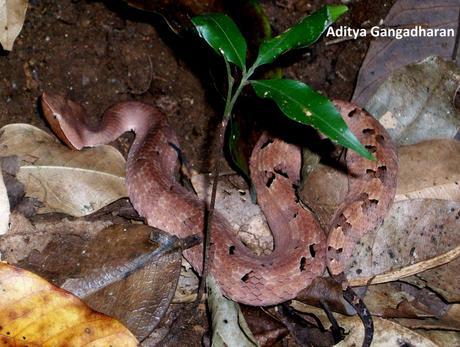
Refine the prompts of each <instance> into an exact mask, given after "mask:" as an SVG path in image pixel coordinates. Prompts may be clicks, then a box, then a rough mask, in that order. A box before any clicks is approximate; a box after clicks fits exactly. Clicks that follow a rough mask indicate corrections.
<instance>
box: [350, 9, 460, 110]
mask: <svg viewBox="0 0 460 347" xmlns="http://www.w3.org/2000/svg"><path fill="white" fill-rule="evenodd" d="M459 5H460V4H459V2H458V1H457V0H423V1H420V0H398V1H396V2H395V3H394V5H393V7H392V8H391V9H390V11H389V12H388V14H387V16H386V18H385V19H384V24H383V25H382V26H386V27H390V28H397V29H398V28H413V27H414V26H416V25H418V26H421V27H423V28H424V29H428V28H438V29H439V28H443V29H454V30H455V32H458V30H459V29H458V11H459V9H460V6H459ZM455 40H456V37H453V36H447V37H440V36H435V37H427V36H423V35H421V36H417V35H415V36H412V37H405V38H404V39H402V40H398V39H396V38H393V37H379V38H376V39H374V40H372V42H371V45H370V47H369V49H368V51H367V54H366V58H365V59H364V62H363V64H362V66H361V70H360V71H359V76H358V81H357V84H356V88H355V92H354V95H353V101H354V102H356V103H358V104H360V105H365V104H366V102H367V101H368V100H369V98H370V97H371V96H372V95H373V94H374V93H375V91H376V89H377V88H378V86H379V85H380V84H381V83H382V81H383V80H384V79H385V78H386V77H387V76H388V75H390V74H391V73H392V72H393V71H396V70H398V69H400V68H402V67H403V66H405V65H407V64H411V63H414V62H417V61H420V60H423V59H425V58H426V57H428V56H431V55H438V56H441V57H444V58H445V59H454V60H456V61H457V64H458V63H459V61H460V60H459V59H458V58H459V55H460V50H457V49H456V44H455ZM455 55H456V56H457V57H454V56H455Z"/></svg>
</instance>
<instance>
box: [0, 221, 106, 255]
mask: <svg viewBox="0 0 460 347" xmlns="http://www.w3.org/2000/svg"><path fill="white" fill-rule="evenodd" d="M10 223H11V225H10V230H9V232H8V233H7V234H5V235H2V236H1V237H0V253H1V256H2V260H6V261H7V262H9V263H12V264H16V263H18V262H19V261H21V260H23V259H25V258H27V257H28V256H29V255H30V254H31V253H32V252H34V251H35V252H41V251H43V250H44V249H45V248H46V247H47V245H48V243H49V242H51V240H53V239H54V238H59V234H60V233H64V232H65V233H68V234H72V235H75V237H76V238H80V239H85V238H92V237H94V236H95V235H96V234H97V233H98V232H100V231H101V230H102V229H104V228H106V227H107V226H109V225H111V224H113V223H112V222H111V221H107V220H97V221H85V220H72V221H70V220H68V219H67V218H64V219H61V220H58V221H56V220H47V219H44V220H41V221H34V223H33V224H32V223H31V222H30V221H29V220H28V219H27V218H25V217H24V216H23V215H22V214H20V213H17V212H13V213H12V214H11V220H10Z"/></svg>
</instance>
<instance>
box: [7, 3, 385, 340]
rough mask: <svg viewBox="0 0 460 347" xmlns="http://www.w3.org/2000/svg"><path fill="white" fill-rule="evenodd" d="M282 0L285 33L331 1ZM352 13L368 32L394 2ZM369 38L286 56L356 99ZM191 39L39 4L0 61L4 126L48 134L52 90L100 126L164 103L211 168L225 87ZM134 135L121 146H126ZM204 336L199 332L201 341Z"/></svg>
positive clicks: (159, 23) (111, 12)
mask: <svg viewBox="0 0 460 347" xmlns="http://www.w3.org/2000/svg"><path fill="white" fill-rule="evenodd" d="M338 2H339V1H338V0H336V1H318V0H311V1H306V0H299V1H293V0H279V1H262V5H263V7H264V9H265V11H266V13H267V14H268V16H269V18H270V21H271V23H272V25H273V31H274V33H279V32H281V31H283V30H284V29H286V28H287V27H289V26H290V25H292V24H294V23H295V22H296V21H297V20H298V19H300V18H301V17H303V16H304V15H305V14H307V13H310V12H312V11H313V10H316V9H318V8H320V7H321V6H322V5H324V4H325V3H338ZM342 2H343V3H349V4H348V5H349V7H350V12H349V13H348V14H347V15H346V16H345V17H344V18H343V19H341V21H340V24H342V23H343V24H346V25H348V26H352V27H355V28H357V27H368V26H371V25H375V24H377V23H378V22H379V21H380V20H381V19H383V18H384V17H385V15H386V13H387V12H388V10H389V9H390V7H391V5H392V3H393V2H394V0H373V1H367V0H362V1H359V0H358V1H342ZM369 40H370V39H360V40H350V41H343V42H340V43H335V44H328V41H330V38H323V39H321V40H320V42H319V43H318V44H315V45H314V46H313V47H312V48H309V49H306V50H302V51H299V52H298V53H296V54H293V55H289V56H287V57H285V58H283V59H282V61H281V63H280V65H281V66H282V67H285V69H284V73H285V75H286V76H288V77H290V78H296V79H300V80H302V81H303V82H305V83H308V84H310V85H311V86H312V87H314V88H315V89H317V90H320V91H322V92H324V93H325V94H326V95H328V96H329V97H331V98H340V99H346V100H347V99H350V98H351V95H352V92H353V88H354V84H355V81H356V77H357V74H358V71H359V68H360V65H361V62H362V60H363V58H364V55H365V53H366V50H367V47H368V45H369ZM197 41H198V39H191V35H190V34H189V35H184V36H176V35H175V34H173V33H171V32H169V31H168V27H167V26H166V25H165V24H164V21H163V20H162V19H161V17H160V16H154V15H150V14H147V13H143V12H140V11H137V10H133V9H130V8H128V7H127V6H126V5H125V4H124V3H122V2H118V1H106V2H104V1H73V0H62V1H50V0H44V1H37V0H31V1H30V6H29V9H28V12H27V17H26V21H25V24H24V28H23V30H22V32H21V34H20V36H19V37H18V39H17V40H16V42H15V45H14V49H13V51H12V52H9V53H7V52H3V53H2V55H1V56H0V75H1V76H2V77H1V80H0V116H1V118H0V126H3V125H5V124H8V123H15V122H23V123H31V124H33V125H36V126H38V127H40V128H42V129H46V130H47V127H46V124H45V122H44V120H43V118H42V117H41V115H40V111H39V107H38V98H39V96H40V94H41V93H42V92H43V91H44V90H49V91H53V92H60V93H66V94H68V95H69V96H71V97H72V98H73V99H75V100H78V101H82V102H83V103H84V105H85V106H86V107H87V109H88V111H89V112H90V114H91V115H93V119H94V121H96V120H97V119H98V116H99V115H100V114H101V112H102V111H103V110H104V109H105V108H107V107H108V106H109V105H111V104H113V103H115V102H117V101H121V100H128V99H136V100H142V101H145V102H149V103H153V104H155V105H157V106H158V107H159V108H160V109H161V110H162V111H163V112H164V113H165V114H166V115H167V117H168V119H169V121H170V123H171V124H172V126H173V127H174V128H175V129H176V131H177V133H178V135H179V139H180V141H181V144H182V149H183V151H184V153H185V156H186V158H187V159H188V161H189V162H190V164H191V166H192V167H193V168H195V169H196V170H198V171H209V170H210V164H212V158H210V156H209V153H210V149H211V148H212V143H213V136H212V134H214V133H215V128H216V126H217V124H218V122H219V119H220V114H221V112H222V109H223V105H222V99H221V98H220V96H219V95H220V94H219V93H221V92H222V91H220V92H219V91H217V90H216V88H220V86H221V85H222V82H221V81H220V75H219V73H218V72H216V71H217V70H216V69H211V70H210V68H209V66H210V65H213V66H214V64H208V63H209V62H210V60H212V59H214V58H215V61H216V63H215V64H217V66H219V64H220V60H219V58H218V57H214V56H213V54H211V52H210V51H207V50H201V49H199V48H200V47H205V46H204V45H199V44H197ZM128 142H129V138H125V139H124V140H122V141H121V142H119V143H118V146H119V147H120V148H122V149H124V150H126V148H127V146H128ZM198 337H199V336H198Z"/></svg>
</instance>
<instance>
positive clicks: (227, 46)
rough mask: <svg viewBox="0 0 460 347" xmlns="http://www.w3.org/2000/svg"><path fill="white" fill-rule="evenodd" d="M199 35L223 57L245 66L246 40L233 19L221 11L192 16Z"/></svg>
mask: <svg viewBox="0 0 460 347" xmlns="http://www.w3.org/2000/svg"><path fill="white" fill-rule="evenodd" d="M192 22H193V24H194V25H195V27H196V29H197V30H198V33H199V34H200V36H201V37H202V38H203V39H205V40H206V42H207V43H208V44H209V45H210V46H211V47H212V48H213V49H214V50H215V51H216V52H217V53H219V54H222V55H223V56H224V58H225V59H226V60H227V61H229V62H231V63H233V64H235V65H237V66H239V67H240V68H241V69H243V70H245V68H246V48H247V44H246V40H245V39H244V37H243V35H242V34H241V32H240V29H238V27H237V26H236V24H235V22H233V20H232V19H231V18H230V17H228V16H226V15H224V14H221V13H211V14H206V15H202V16H196V17H193V18H192Z"/></svg>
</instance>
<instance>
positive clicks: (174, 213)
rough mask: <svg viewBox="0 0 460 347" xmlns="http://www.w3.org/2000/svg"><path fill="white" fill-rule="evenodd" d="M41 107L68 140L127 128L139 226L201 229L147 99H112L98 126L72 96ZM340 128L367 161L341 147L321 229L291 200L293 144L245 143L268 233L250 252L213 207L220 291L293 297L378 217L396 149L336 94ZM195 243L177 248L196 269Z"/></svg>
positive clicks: (98, 137)
mask: <svg viewBox="0 0 460 347" xmlns="http://www.w3.org/2000/svg"><path fill="white" fill-rule="evenodd" d="M42 106H43V110H44V114H45V116H46V118H47V120H48V122H49V123H50V125H51V127H52V129H53V131H54V132H55V133H56V134H57V135H58V137H59V138H60V139H61V140H63V141H64V142H65V143H66V144H67V145H68V146H69V147H71V148H74V149H81V148H83V147H88V146H97V145H100V144H105V143H108V142H110V141H113V140H115V139H116V138H118V137H119V136H120V135H121V134H123V133H124V132H126V131H134V132H135V133H136V137H135V140H134V142H133V144H132V147H131V149H130V151H129V154H128V160H127V171H126V185H127V188H128V194H129V197H130V199H131V201H132V204H133V205H134V208H135V209H136V210H137V211H138V212H139V214H140V215H142V216H144V217H145V218H146V221H147V223H148V224H149V225H151V226H154V227H156V228H159V229H162V230H164V231H166V232H168V233H171V234H174V235H176V236H178V237H185V236H188V235H191V234H197V233H202V232H203V229H204V215H205V213H204V212H205V204H204V202H202V201H201V200H199V199H198V198H197V196H196V195H195V194H194V193H192V192H191V191H189V190H187V189H186V188H184V187H183V186H182V185H180V184H179V183H178V182H177V181H176V180H175V170H176V167H177V165H176V164H177V151H176V150H175V149H174V147H173V146H172V145H171V144H174V145H176V146H178V141H177V137H176V135H175V133H174V131H173V130H172V129H171V128H170V127H169V125H168V124H167V121H166V118H165V117H164V115H162V114H161V113H160V112H159V111H158V110H157V109H156V108H155V107H153V106H150V105H147V104H144V103H140V102H122V103H118V104H116V105H114V106H112V107H111V108H109V109H108V110H107V111H106V112H105V113H104V115H103V118H102V121H101V123H100V124H99V126H97V127H95V128H92V127H90V126H89V125H88V122H87V119H86V112H85V110H84V109H83V107H82V106H80V105H79V104H77V103H75V102H73V101H71V100H69V99H67V98H64V97H62V96H59V95H51V94H43V97H42ZM336 106H337V107H338V109H339V110H340V112H341V114H342V116H343V117H344V119H345V121H346V122H347V123H348V126H349V127H350V129H351V130H352V131H353V132H354V133H355V135H356V136H357V137H358V139H359V140H360V141H361V142H362V143H363V144H364V145H365V146H366V147H367V148H368V149H369V150H370V151H371V152H373V154H374V155H375V157H376V158H377V160H376V161H369V160H366V159H363V158H361V157H360V156H359V155H357V154H355V153H354V152H351V151H348V155H347V167H348V173H349V192H348V194H347V196H346V198H345V200H344V202H343V203H342V204H341V205H340V207H339V208H338V210H337V212H336V214H335V217H334V218H333V220H332V223H331V225H330V228H329V230H327V231H328V232H325V231H323V229H322V228H321V227H320V225H319V223H318V221H317V220H316V218H315V217H314V216H313V214H312V213H311V212H310V211H308V210H306V209H304V208H303V207H301V205H300V204H299V202H298V200H297V198H296V192H295V188H294V185H295V184H296V183H297V182H298V181H299V174H300V167H301V154H300V149H299V148H298V147H297V146H295V145H293V144H288V143H286V142H283V141H281V140H279V139H275V138H270V137H269V136H267V135H264V136H262V137H261V139H260V140H259V141H258V143H257V144H256V146H255V149H254V151H253V154H252V157H251V160H250V167H251V178H252V180H253V182H254V185H255V186H256V190H257V200H258V203H259V204H260V205H261V207H262V209H263V211H264V214H265V216H266V218H267V221H268V223H269V226H270V229H271V231H272V233H273V237H274V245H275V247H274V250H273V252H272V253H271V254H270V255H265V256H256V255H254V254H253V253H252V252H251V251H250V250H248V249H247V247H245V245H244V244H243V243H242V242H241V241H240V240H239V239H238V237H236V236H235V232H234V231H233V230H232V228H231V227H230V225H229V223H228V222H227V221H226V220H225V219H224V218H223V217H222V216H221V215H220V214H219V213H215V214H214V218H213V224H212V240H211V254H212V263H211V272H212V274H213V275H214V277H215V278H216V280H217V282H218V283H219V285H220V287H221V289H222V291H223V293H224V294H225V295H226V296H228V297H229V298H231V299H233V300H235V301H238V302H241V303H245V304H249V305H257V306H262V305H273V304H277V303H280V302H284V301H286V300H289V299H292V298H294V297H295V296H296V295H297V293H298V292H299V291H300V290H302V289H303V288H305V287H307V286H308V285H309V284H310V283H311V281H312V280H313V279H314V278H316V277H318V276H321V274H322V273H323V272H324V270H325V267H326V266H328V268H329V271H330V272H331V273H332V274H334V275H335V274H339V273H342V272H343V271H344V270H345V269H346V266H347V260H348V259H349V256H350V254H351V252H352V250H353V248H354V246H355V244H356V242H357V241H358V240H359V239H360V238H361V237H362V235H363V234H365V233H366V232H368V231H369V230H372V229H373V228H375V227H376V226H377V225H379V224H380V223H381V222H382V220H383V217H384V215H385V214H386V212H387V210H388V209H389V207H390V205H391V203H392V201H393V198H394V194H395V190H396V171H397V158H396V151H395V148H394V146H393V144H392V142H391V139H390V137H389V135H388V134H387V132H386V131H385V129H383V127H382V126H381V125H380V124H379V123H378V122H377V121H376V120H375V119H374V118H373V117H371V116H370V115H369V114H368V113H366V112H365V111H363V110H362V109H360V108H358V107H356V106H354V105H352V104H350V103H346V102H339V101H337V102H336ZM202 250H203V247H202V245H198V246H195V247H193V248H191V249H188V250H186V251H184V256H185V257H186V258H187V260H188V261H189V262H190V263H191V264H192V266H193V267H194V269H195V270H196V271H197V272H199V273H201V269H202Z"/></svg>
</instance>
